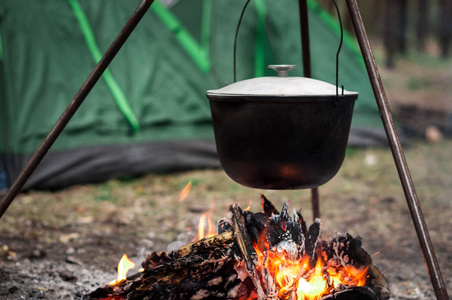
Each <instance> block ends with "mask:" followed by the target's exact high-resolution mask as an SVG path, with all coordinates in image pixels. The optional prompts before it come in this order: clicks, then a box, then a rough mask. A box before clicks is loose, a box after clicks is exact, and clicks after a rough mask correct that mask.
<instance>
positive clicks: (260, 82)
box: [207, 65, 358, 97]
mask: <svg viewBox="0 0 452 300" xmlns="http://www.w3.org/2000/svg"><path fill="white" fill-rule="evenodd" d="M269 68H272V69H274V70H276V71H277V72H278V77H276V76H273V77H258V78H252V79H247V80H243V81H239V82H235V83H232V84H230V85H227V86H225V87H223V88H220V89H217V90H209V91H207V96H222V97H225V96H226V97H228V96H231V97H239V96H257V97H262V96H270V97H313V96H320V97H322V96H336V86H335V85H332V84H330V83H327V82H324V81H321V80H316V79H311V78H305V77H286V76H287V72H288V71H289V70H291V69H293V68H295V66H294V65H270V66H269ZM339 94H342V90H341V89H339ZM343 94H344V95H346V96H347V95H350V96H351V95H358V93H357V92H350V91H345V90H344V93H343Z"/></svg>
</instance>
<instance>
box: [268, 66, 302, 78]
mask: <svg viewBox="0 0 452 300" xmlns="http://www.w3.org/2000/svg"><path fill="white" fill-rule="evenodd" d="M268 67H269V68H270V69H273V70H275V71H276V72H278V77H287V74H288V73H289V71H290V70H292V69H293V68H296V67H297V66H296V65H269V66H268Z"/></svg>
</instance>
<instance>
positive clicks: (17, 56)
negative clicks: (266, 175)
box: [0, 0, 384, 189]
mask: <svg viewBox="0 0 452 300" xmlns="http://www.w3.org/2000/svg"><path fill="white" fill-rule="evenodd" d="M140 2H141V1H140V0H134V1H132V0H115V1H108V0H60V1H56V0H40V1H28V0H3V1H1V3H0V37H1V40H0V42H1V43H0V45H1V47H0V59H1V60H0V118H1V120H0V126H1V127H0V170H1V168H3V169H4V170H5V172H6V174H7V177H8V178H9V180H10V181H12V180H14V179H15V178H16V177H17V175H18V174H19V172H20V171H21V170H22V168H23V167H24V166H25V164H26V162H27V161H28V159H29V158H30V156H31V155H32V154H33V152H34V151H35V150H36V149H37V147H38V146H39V144H40V143H41V142H42V140H43V139H44V137H45V136H46V134H47V133H48V132H49V130H50V129H51V128H52V126H53V125H54V124H55V122H56V121H57V119H58V117H59V116H60V115H61V113H62V112H63V111H64V109H65V108H66V106H67V105H68V103H69V101H70V100H71V99H72V98H73V97H74V95H75V94H76V92H77V91H78V89H79V88H80V87H81V85H82V84H83V82H84V81H85V80H86V78H87V77H88V75H89V73H90V72H91V71H92V69H93V68H94V66H95V64H96V62H97V61H98V60H99V59H100V57H101V56H102V53H103V52H105V50H106V49H107V48H108V47H109V45H110V44H111V42H112V41H113V40H114V38H115V37H116V35H117V34H118V33H119V31H120V30H121V28H122V27H123V26H124V24H125V23H126V21H127V20H128V18H129V17H130V15H131V14H132V13H133V11H134V10H135V9H136V7H137V6H138V4H139V3H140ZM244 3H245V1H244V0H240V1H239V0H215V1H213V0H180V1H161V2H159V1H158V0H156V1H155V2H154V4H152V6H151V9H150V11H149V12H148V13H147V14H146V15H145V17H144V18H143V20H142V21H141V23H140V24H139V25H138V26H137V28H136V29H135V31H134V32H133V33H132V35H131V37H130V38H129V40H128V41H127V42H126V44H125V45H124V46H123V48H122V49H121V51H120V52H119V54H118V55H117V57H116V58H115V59H114V60H113V62H112V63H111V65H110V67H109V69H108V71H107V72H106V73H105V74H104V76H103V77H102V78H101V80H100V81H99V82H98V83H97V85H96V86H95V87H94V89H93V90H92V92H91V93H90V95H89V96H88V97H87V98H86V100H85V102H84V103H83V105H82V106H81V107H80V109H79V111H78V112H77V113H76V114H75V116H74V118H73V119H72V120H71V121H70V122H69V124H68V126H67V127H66V129H65V130H64V131H63V133H62V134H61V136H60V138H59V139H58V140H57V142H56V143H55V144H54V146H53V147H52V149H51V150H50V151H49V153H48V154H47V156H46V157H45V158H44V160H43V161H42V163H41V164H40V166H39V167H38V168H37V170H36V171H35V173H34V174H33V175H32V177H31V178H30V180H29V181H28V182H27V184H26V186H25V189H30V188H59V187H63V186H67V185H70V184H74V183H82V182H95V181H101V180H105V179H107V178H111V177H121V176H136V175H140V174H144V173H147V172H163V171H174V170H183V169H190V168H205V167H218V166H219V163H218V160H217V157H216V153H215V146H214V142H213V131H212V124H211V116H210V110H209V104H208V100H207V99H206V97H205V91H206V90H208V89H216V88H220V87H222V86H224V85H225V84H228V83H231V82H232V80H233V73H232V71H233V65H232V55H233V39H234V34H235V28H236V25H237V22H238V18H239V16H240V13H241V10H242V8H243V5H244ZM308 4H309V25H310V30H311V51H312V55H311V56H312V70H313V77H314V78H316V79H321V80H324V81H327V82H331V83H334V82H335V56H336V50H337V47H338V43H339V26H338V23H337V21H336V18H335V17H332V16H330V15H329V14H328V13H327V12H325V11H324V10H323V9H321V8H320V7H319V5H318V4H316V2H315V1H313V0H311V1H308ZM237 53H238V59H237V79H238V80H243V79H247V78H251V77H258V76H274V75H275V74H274V71H273V70H269V69H267V67H266V66H267V65H269V64H298V65H301V61H302V59H301V42H300V27H299V16H298V1H296V0H279V1H271V0H253V1H252V3H251V4H250V6H249V7H248V9H247V11H246V13H245V16H244V19H243V22H242V26H241V28H240V33H239V38H238V46H237ZM291 75H292V76H302V67H301V66H299V67H298V68H297V69H295V70H293V71H292V72H291ZM339 80H340V84H341V85H344V86H345V88H346V89H347V90H354V91H358V92H359V93H360V97H359V99H358V101H357V102H356V107H355V115H354V119H353V124H352V134H351V136H350V140H349V142H350V143H352V144H365V145H367V144H369V143H370V144H371V143H374V142H375V141H379V140H381V138H382V136H383V138H384V133H383V131H382V128H381V125H380V123H381V121H380V118H379V113H378V110H377V107H376V104H375V101H374V98H373V94H372V90H371V87H370V83H369V80H368V78H367V75H366V72H365V69H364V65H363V62H362V59H361V56H360V54H359V51H358V49H357V45H356V43H355V41H354V40H353V39H352V38H350V37H349V36H348V35H347V34H346V35H345V43H344V47H343V49H342V52H341V56H340V77H339ZM379 126H380V127H379ZM372 137H375V139H373V138H372Z"/></svg>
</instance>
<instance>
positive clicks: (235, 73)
mask: <svg viewBox="0 0 452 300" xmlns="http://www.w3.org/2000/svg"><path fill="white" fill-rule="evenodd" d="M250 1H251V0H248V1H246V3H245V6H243V9H242V13H241V14H240V18H239V23H238V24H237V29H236V30H235V37H234V82H236V81H237V72H236V65H237V63H236V62H237V59H236V57H237V55H236V53H237V36H238V35H239V28H240V24H241V23H242V19H243V15H244V14H245V10H246V7H247V6H248V4H249V3H250Z"/></svg>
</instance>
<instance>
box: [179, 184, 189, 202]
mask: <svg viewBox="0 0 452 300" xmlns="http://www.w3.org/2000/svg"><path fill="white" fill-rule="evenodd" d="M190 190H191V180H189V181H188V183H187V185H186V186H185V187H184V188H183V189H182V191H180V193H179V202H182V201H184V200H185V199H186V198H187V197H188V194H189V193H190Z"/></svg>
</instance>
